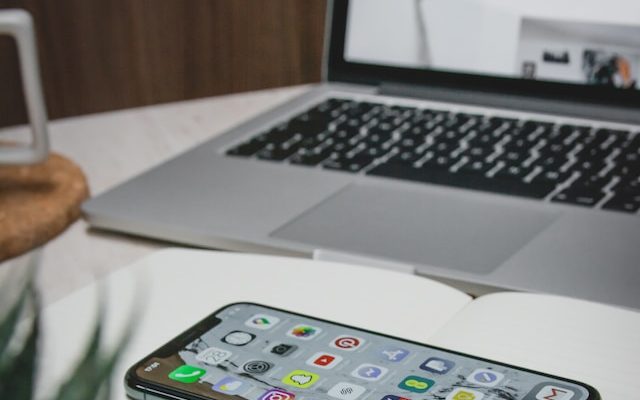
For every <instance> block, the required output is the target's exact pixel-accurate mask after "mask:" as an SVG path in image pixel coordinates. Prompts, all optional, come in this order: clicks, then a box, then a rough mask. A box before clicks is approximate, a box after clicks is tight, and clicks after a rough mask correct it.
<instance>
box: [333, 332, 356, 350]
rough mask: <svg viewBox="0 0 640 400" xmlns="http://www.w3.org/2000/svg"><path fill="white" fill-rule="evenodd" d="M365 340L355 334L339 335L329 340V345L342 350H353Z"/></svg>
mask: <svg viewBox="0 0 640 400" xmlns="http://www.w3.org/2000/svg"><path fill="white" fill-rule="evenodd" d="M364 342H365V340H364V339H362V338H359V337H356V336H348V335H340V336H338V337H337V338H335V339H333V340H332V341H331V344H330V345H331V347H333V348H336V349H340V350H344V351H354V350H356V349H357V348H358V347H360V346H362V345H363V344H364Z"/></svg>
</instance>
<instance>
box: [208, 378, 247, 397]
mask: <svg viewBox="0 0 640 400" xmlns="http://www.w3.org/2000/svg"><path fill="white" fill-rule="evenodd" d="M251 387H252V385H251V384H249V383H247V382H243V381H241V380H240V379H238V378H235V377H233V376H226V377H224V378H222V379H221V380H220V381H219V382H218V383H216V384H215V385H213V387H212V388H211V389H213V390H215V391H216V392H218V393H224V394H228V395H235V394H242V393H245V392H247V391H248V390H249V388H251Z"/></svg>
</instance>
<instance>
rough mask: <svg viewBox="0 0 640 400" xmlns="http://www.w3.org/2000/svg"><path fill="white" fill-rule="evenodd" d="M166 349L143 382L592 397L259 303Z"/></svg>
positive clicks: (272, 393) (202, 390)
mask: <svg viewBox="0 0 640 400" xmlns="http://www.w3.org/2000/svg"><path fill="white" fill-rule="evenodd" d="M216 317H217V318H219V319H220V320H221V322H220V323H219V324H217V325H216V326H215V327H214V328H212V329H210V330H209V331H207V332H206V333H204V334H203V335H202V336H200V337H199V338H198V339H196V340H194V341H193V342H191V343H189V344H188V345H186V346H185V347H184V348H182V349H181V350H180V351H178V352H177V353H176V354H172V355H170V356H168V357H157V356H152V357H150V358H149V359H147V360H145V361H144V362H143V363H141V364H139V366H138V368H137V369H136V375H137V376H138V377H139V378H140V379H142V380H143V381H147V382H153V383H156V384H160V385H161V386H164V387H171V388H175V389H178V390H180V391H182V392H186V393H191V394H194V395H197V396H200V397H204V398H210V399H219V400H224V399H231V398H235V399H247V400H294V399H299V400H304V399H338V400H418V399H433V400H481V399H484V400H497V399H522V400H585V399H587V398H588V397H589V392H588V390H587V389H585V388H584V387H582V386H580V385H577V384H573V383H568V382H565V381H562V380H558V379H553V378H549V377H547V376H544V375H539V374H536V373H533V372H528V371H523V370H520V369H515V368H512V367H508V366H504V365H500V364H496V363H492V362H487V361H483V360H478V359H475V358H471V357H469V356H464V355H460V354H456V353H452V352H448V351H444V350H440V349H434V348H430V347H428V346H423V345H418V344H414V343H409V342H406V341H402V340H398V339H393V338H389V337H385V336H382V335H377V334H373V333H369V332H365V331H361V330H358V329H353V328H347V327H343V326H340V325H336V324H332V323H328V322H325V321H320V320H317V319H314V318H311V317H306V316H301V315H296V314H291V313H287V312H283V311H280V310H274V309H271V308H267V307H263V306H258V305H253V304H236V305H232V306H229V307H227V308H225V309H223V310H221V311H220V312H219V313H218V314H217V315H216Z"/></svg>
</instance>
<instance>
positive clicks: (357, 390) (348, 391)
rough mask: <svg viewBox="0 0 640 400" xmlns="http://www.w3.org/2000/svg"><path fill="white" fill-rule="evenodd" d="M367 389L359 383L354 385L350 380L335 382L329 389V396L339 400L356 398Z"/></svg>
mask: <svg viewBox="0 0 640 400" xmlns="http://www.w3.org/2000/svg"><path fill="white" fill-rule="evenodd" d="M366 390H367V389H365V388H364V387H362V386H360V385H356V384H355V383H350V382H340V383H336V384H335V385H334V386H333V387H332V388H331V389H329V392H328V394H329V396H331V397H333V398H334V399H340V400H356V399H357V398H358V397H360V396H361V395H362V394H363V393H364V392H365V391H366Z"/></svg>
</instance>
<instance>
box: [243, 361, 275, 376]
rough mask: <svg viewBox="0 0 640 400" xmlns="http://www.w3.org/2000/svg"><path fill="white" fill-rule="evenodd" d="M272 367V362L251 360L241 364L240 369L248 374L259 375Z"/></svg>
mask: <svg viewBox="0 0 640 400" xmlns="http://www.w3.org/2000/svg"><path fill="white" fill-rule="evenodd" d="M271 368H273V364H272V363H270V362H268V361H262V360H251V361H247V362H246V363H244V364H242V371H244V372H246V373H248V374H254V375H261V374H264V373H265V372H267V371H269V370H270V369H271Z"/></svg>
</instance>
